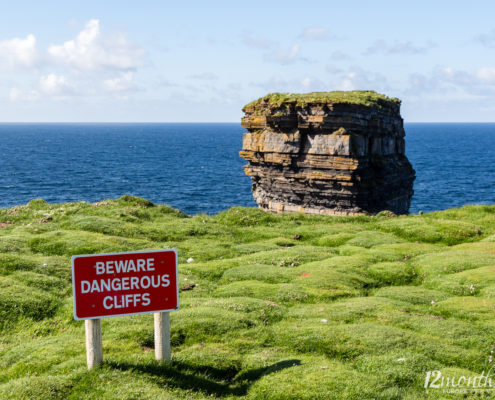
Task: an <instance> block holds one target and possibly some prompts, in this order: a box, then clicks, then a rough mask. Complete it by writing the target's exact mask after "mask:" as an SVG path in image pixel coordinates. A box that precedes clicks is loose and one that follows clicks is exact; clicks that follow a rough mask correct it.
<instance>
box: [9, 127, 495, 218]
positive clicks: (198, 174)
mask: <svg viewBox="0 0 495 400" xmlns="http://www.w3.org/2000/svg"><path fill="white" fill-rule="evenodd" d="M243 132H244V129H242V128H241V127H240V125H239V124H236V123H209V124H203V123H201V124H199V123H198V124H190V123H182V124H179V123H167V124H0V207H11V206H13V205H18V204H24V203H27V202H28V201H29V200H31V199H33V198H42V199H44V200H46V201H48V202H67V201H79V200H84V201H89V202H94V201H99V200H103V199H106V198H117V197H120V196H122V195H124V194H133V195H136V196H141V197H144V198H146V199H149V200H151V201H153V202H155V203H163V204H169V205H171V206H173V207H175V208H179V209H181V210H183V211H184V212H186V213H188V214H196V213H200V212H204V213H209V214H213V213H217V212H219V211H222V210H225V209H227V208H229V207H231V206H234V205H241V206H248V207H254V206H256V204H255V203H254V201H253V198H252V195H251V183H250V179H249V178H248V177H247V176H245V175H244V172H243V170H242V166H243V165H244V164H245V163H246V162H245V161H244V160H243V159H241V158H240V157H239V156H238V152H239V150H240V149H241V146H242V133H243ZM406 132H407V136H406V152H407V156H408V157H409V160H410V161H411V163H412V164H413V167H414V168H415V170H416V175H417V178H416V182H415V189H414V190H415V194H414V197H413V201H412V205H411V210H410V211H411V212H412V213H416V212H418V211H419V210H422V211H424V212H427V211H433V210H442V209H446V208H451V207H458V206H462V205H464V204H473V203H490V204H493V203H495V124H471V123H466V124H443V123H441V124H440V123H437V124H430V123H424V124H423V123H422V124H420V123H414V124H412V123H410V124H406Z"/></svg>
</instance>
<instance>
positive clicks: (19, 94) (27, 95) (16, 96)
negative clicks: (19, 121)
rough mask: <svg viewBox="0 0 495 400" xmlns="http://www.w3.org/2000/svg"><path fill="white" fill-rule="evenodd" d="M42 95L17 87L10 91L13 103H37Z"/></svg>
mask: <svg viewBox="0 0 495 400" xmlns="http://www.w3.org/2000/svg"><path fill="white" fill-rule="evenodd" d="M39 97H40V94H39V93H38V92H37V91H36V90H30V91H23V90H21V89H18V88H16V87H13V88H12V89H10V92H9V99H10V101H12V102H16V101H35V100H38V99H39Z"/></svg>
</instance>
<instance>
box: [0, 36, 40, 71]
mask: <svg viewBox="0 0 495 400" xmlns="http://www.w3.org/2000/svg"><path fill="white" fill-rule="evenodd" d="M0 58H3V59H5V60H6V61H7V64H8V65H9V66H10V67H11V68H14V67H19V66H20V67H32V66H34V65H35V64H36V61H37V52H36V38H35V36H34V35H27V36H26V38H25V39H20V38H13V39H9V40H0Z"/></svg>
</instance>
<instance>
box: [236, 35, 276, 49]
mask: <svg viewBox="0 0 495 400" xmlns="http://www.w3.org/2000/svg"><path fill="white" fill-rule="evenodd" d="M242 41H243V42H244V44H245V45H246V46H249V47H254V48H255V49H269V48H271V47H273V46H274V45H275V43H274V42H273V41H271V40H270V39H267V38H264V37H260V36H253V35H252V34H251V33H250V32H244V34H243V35H242Z"/></svg>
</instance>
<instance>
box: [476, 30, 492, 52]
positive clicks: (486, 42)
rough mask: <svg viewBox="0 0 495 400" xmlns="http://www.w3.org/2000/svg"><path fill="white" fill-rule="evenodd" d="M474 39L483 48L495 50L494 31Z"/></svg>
mask: <svg viewBox="0 0 495 400" xmlns="http://www.w3.org/2000/svg"><path fill="white" fill-rule="evenodd" d="M476 39H477V40H478V41H479V42H480V43H481V44H482V45H483V46H485V47H488V48H495V29H492V30H491V31H490V32H488V33H484V34H482V35H479V36H477V37H476Z"/></svg>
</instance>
